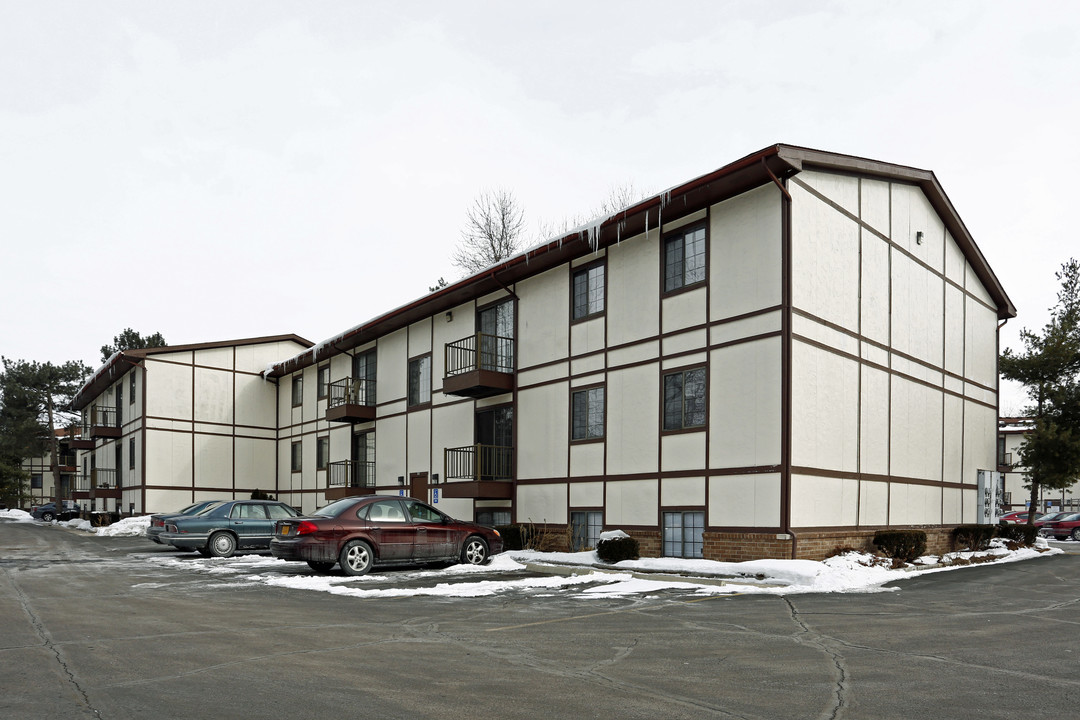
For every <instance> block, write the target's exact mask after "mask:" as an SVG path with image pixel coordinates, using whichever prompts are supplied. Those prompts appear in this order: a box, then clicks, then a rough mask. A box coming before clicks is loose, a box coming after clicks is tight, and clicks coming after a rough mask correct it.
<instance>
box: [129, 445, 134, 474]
mask: <svg viewBox="0 0 1080 720" xmlns="http://www.w3.org/2000/svg"><path fill="white" fill-rule="evenodd" d="M134 469H135V438H128V470H134Z"/></svg>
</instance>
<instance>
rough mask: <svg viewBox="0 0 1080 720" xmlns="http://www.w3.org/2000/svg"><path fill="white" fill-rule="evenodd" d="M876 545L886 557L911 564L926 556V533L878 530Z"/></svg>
mask: <svg viewBox="0 0 1080 720" xmlns="http://www.w3.org/2000/svg"><path fill="white" fill-rule="evenodd" d="M874 545H875V546H877V548H878V550H880V551H881V552H882V554H884V555H885V556H886V557H890V558H892V559H893V560H900V561H902V562H911V561H912V560H914V559H915V558H917V557H920V556H922V555H925V554H926V533H925V532H924V531H922V530H878V531H877V532H876V533H875V534H874Z"/></svg>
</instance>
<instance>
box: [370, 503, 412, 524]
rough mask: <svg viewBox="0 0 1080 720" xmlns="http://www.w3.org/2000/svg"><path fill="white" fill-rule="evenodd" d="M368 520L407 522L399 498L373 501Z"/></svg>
mask: <svg viewBox="0 0 1080 720" xmlns="http://www.w3.org/2000/svg"><path fill="white" fill-rule="evenodd" d="M368 520H371V521H373V522H393V523H403V522H407V521H406V519H405V513H404V511H402V509H401V503H399V502H398V501H397V500H382V501H380V502H377V503H372V505H371V509H370V510H368Z"/></svg>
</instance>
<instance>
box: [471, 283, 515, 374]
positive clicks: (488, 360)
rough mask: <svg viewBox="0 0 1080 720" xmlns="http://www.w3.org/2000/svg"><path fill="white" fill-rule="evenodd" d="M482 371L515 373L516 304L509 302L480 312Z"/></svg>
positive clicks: (478, 323)
mask: <svg viewBox="0 0 1080 720" xmlns="http://www.w3.org/2000/svg"><path fill="white" fill-rule="evenodd" d="M477 321H478V322H477V325H478V326H479V328H480V334H481V341H480V369H481V370H493V371H495V372H506V373H508V372H513V371H514V302H513V301H512V300H507V301H505V302H501V303H499V304H498V305H492V306H491V307H489V308H485V309H483V310H481V311H480V313H479V317H478V318H477Z"/></svg>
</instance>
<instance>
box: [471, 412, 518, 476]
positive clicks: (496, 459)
mask: <svg viewBox="0 0 1080 720" xmlns="http://www.w3.org/2000/svg"><path fill="white" fill-rule="evenodd" d="M476 444H477V448H476V451H477V459H476V462H477V471H476V475H477V478H476V479H477V480H510V479H511V478H512V477H513V472H512V470H513V468H512V465H513V457H514V449H513V445H514V408H513V406H512V405H507V406H504V407H498V408H493V409H491V410H483V411H481V412H478V413H476Z"/></svg>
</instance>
